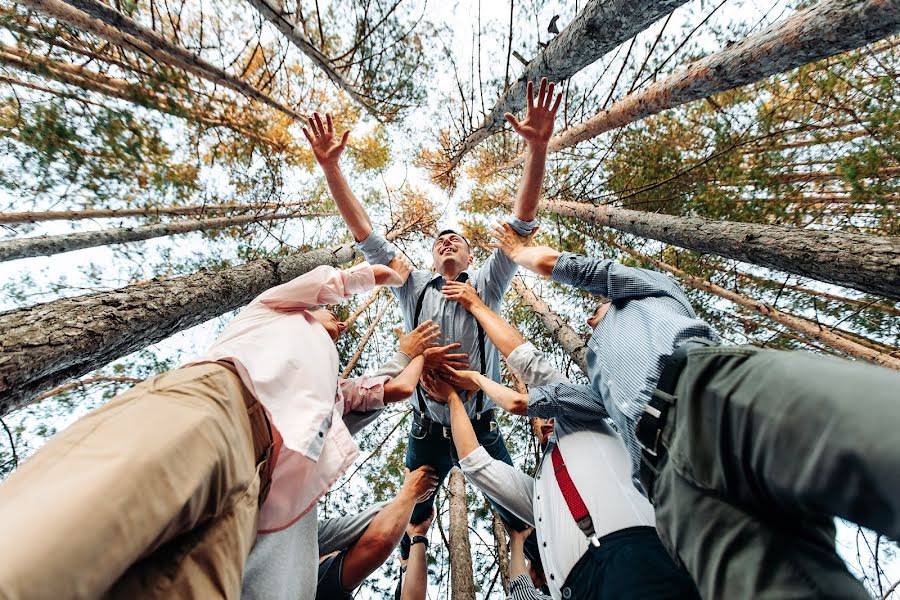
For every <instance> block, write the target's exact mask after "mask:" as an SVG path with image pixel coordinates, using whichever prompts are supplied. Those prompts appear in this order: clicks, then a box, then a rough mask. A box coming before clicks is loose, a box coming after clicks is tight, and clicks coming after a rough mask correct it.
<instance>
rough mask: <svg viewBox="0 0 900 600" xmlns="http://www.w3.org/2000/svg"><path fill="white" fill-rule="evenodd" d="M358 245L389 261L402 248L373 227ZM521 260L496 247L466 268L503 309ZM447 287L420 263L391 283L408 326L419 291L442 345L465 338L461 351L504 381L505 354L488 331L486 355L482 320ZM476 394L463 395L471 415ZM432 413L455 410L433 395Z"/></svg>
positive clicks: (423, 315) (369, 255)
mask: <svg viewBox="0 0 900 600" xmlns="http://www.w3.org/2000/svg"><path fill="white" fill-rule="evenodd" d="M508 222H509V223H510V225H512V226H513V228H514V229H515V230H516V231H518V232H519V233H520V234H522V235H527V234H529V233H531V231H532V230H533V229H534V227H535V226H536V225H537V221H522V220H521V219H516V218H510V219H509V220H508ZM357 248H359V250H360V251H361V252H362V253H363V255H364V256H365V257H366V260H367V261H369V262H370V263H374V264H383V265H386V264H388V263H389V262H390V261H391V259H393V258H394V256H395V255H396V254H397V252H398V251H397V248H396V247H395V246H394V245H393V244H392V243H390V242H389V241H387V239H385V237H384V236H383V235H381V234H380V233H377V232H375V231H373V232H372V233H371V234H370V235H369V237H367V238H366V239H364V240H363V241H361V242H359V243H358V244H357ZM517 268H518V267H517V265H516V264H515V263H514V262H512V261H511V260H509V258H507V256H506V255H505V254H503V253H502V252H500V251H499V250H495V251H494V252H493V253H492V254H491V256H490V257H489V258H488V259H487V260H486V261H485V262H484V264H483V265H482V266H481V268H479V269H466V270H465V271H463V273H466V275H467V276H468V281H469V282H470V283H472V285H474V286H475V289H476V290H477V291H478V295H479V296H480V297H481V299H482V300H483V301H484V303H485V304H487V305H488V306H489V307H490V308H491V309H492V310H494V311H498V310H499V308H500V300H501V299H502V298H503V295H504V294H505V293H506V290H507V289H508V288H509V284H510V282H511V281H512V278H513V275H515V273H516V269H517ZM443 287H444V278H443V276H441V274H440V273H434V272H432V271H426V270H424V269H419V270H416V271H413V272H412V273H410V274H409V278H408V279H407V280H406V284H404V285H403V286H402V287H399V288H391V291H392V292H393V293H394V295H396V296H397V299H398V300H399V301H400V311H401V312H402V314H403V320H404V321H405V323H406V330H407V331H411V330H412V329H413V328H414V327H415V326H416V323H414V322H413V321H414V320H415V313H416V304H417V303H418V300H419V296H420V295H421V294H423V293H424V294H425V295H424V296H423V297H422V310H421V312H420V313H419V321H418V322H419V324H421V323H422V322H423V321H427V320H428V319H432V320H433V321H434V323H435V324H436V325H437V326H438V327H440V329H441V339H440V340H438V341H439V342H440V344H441V345H446V344H451V343H456V342H458V343H460V344H461V345H462V346H461V347H460V349H459V350H458V352H464V353H466V354H468V355H469V358H468V360H469V368H470V369H472V370H475V371H481V372H482V373H484V374H485V375H487V376H488V377H490V378H491V379H493V380H494V381H500V355H499V354H498V352H497V349H496V348H495V347H494V345H493V344H492V343H491V341H490V339H489V338H488V337H487V336H486V335H485V336H484V353H485V356H481V351H480V349H479V341H478V322H477V321H476V320H475V317H473V316H472V315H471V314H470V313H469V311H467V310H466V309H465V308H463V306H462V305H461V304H459V303H458V302H456V301H454V300H447V299H446V298H444V296H443V294H441V289H442V288H443ZM419 393H421V394H422V395H423V396H425V394H424V392H421V391H420V392H417V393H416V394H414V395H413V396H412V397H411V398H410V399H409V402H410V404H411V405H412V406H413V408H415V409H416V410H419V399H418V394H419ZM474 398H475V394H468V395H464V396H463V401H464V404H465V407H466V412H468V414H469V416H470V417H475V416H476V415H475V409H476V402H475V401H474ZM493 406H494V403H493V402H492V401H491V400H490V398H487V397H485V400H484V403H483V406H482V409H481V411H482V412H484V411H486V410H488V409H490V408H493ZM425 412H426V415H427V416H428V417H429V418H430V419H432V420H433V421H436V422H438V423H440V424H442V425H445V426H449V425H450V410H449V409H448V408H447V405H446V404H442V403H440V402H435V401H434V400H432V399H431V398H427V397H426V398H425Z"/></svg>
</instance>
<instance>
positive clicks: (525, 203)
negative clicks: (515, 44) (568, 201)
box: [505, 77, 562, 221]
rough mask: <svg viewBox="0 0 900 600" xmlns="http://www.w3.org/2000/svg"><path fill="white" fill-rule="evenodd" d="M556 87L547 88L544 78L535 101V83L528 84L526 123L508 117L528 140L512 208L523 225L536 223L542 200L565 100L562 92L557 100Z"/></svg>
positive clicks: (551, 85) (513, 125) (519, 132)
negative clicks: (555, 129) (556, 125)
mask: <svg viewBox="0 0 900 600" xmlns="http://www.w3.org/2000/svg"><path fill="white" fill-rule="evenodd" d="M554 87H555V84H553V83H551V84H550V85H549V87H548V85H547V78H546V77H544V78H543V79H541V87H540V89H539V91H538V95H537V98H535V97H534V83H533V82H531V81H529V82H528V86H527V88H528V89H527V94H528V97H527V100H528V107H527V109H526V112H525V119H524V120H522V121H521V122H519V121H517V120H516V117H515V116H513V115H512V114H511V113H506V115H505V116H506V120H507V121H509V124H510V125H511V126H512V128H513V130H514V131H515V132H516V133H518V134H519V135H520V136H522V137H523V138H524V139H525V172H524V173H523V174H522V181H521V182H519V192H518V194H517V195H516V203H515V206H514V207H513V213H514V214H515V216H516V217H518V218H519V219H522V220H523V221H533V220H534V218H535V216H536V215H537V207H538V201H539V200H540V198H541V185H542V184H543V182H544V169H545V166H546V164H547V143H548V142H549V141H550V136H551V135H553V120H554V118H555V117H556V109H558V108H559V103H560V101H561V100H562V92H560V93H559V94H558V95H557V96H556V98H555V99H554V97H553V88H554Z"/></svg>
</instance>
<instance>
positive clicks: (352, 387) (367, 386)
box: [338, 376, 390, 414]
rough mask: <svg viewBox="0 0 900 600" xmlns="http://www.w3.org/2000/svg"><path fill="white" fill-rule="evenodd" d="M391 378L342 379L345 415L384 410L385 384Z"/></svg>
mask: <svg viewBox="0 0 900 600" xmlns="http://www.w3.org/2000/svg"><path fill="white" fill-rule="evenodd" d="M388 379H390V377H386V376H381V377H367V376H363V377H357V378H355V379H340V380H338V385H340V387H341V395H342V396H343V398H344V414H347V413H349V412H353V411H356V412H371V411H373V410H381V409H382V408H384V383H385V382H386V381H387V380H388Z"/></svg>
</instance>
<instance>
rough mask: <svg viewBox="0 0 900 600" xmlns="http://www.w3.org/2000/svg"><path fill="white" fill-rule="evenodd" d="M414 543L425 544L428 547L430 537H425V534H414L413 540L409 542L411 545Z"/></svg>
mask: <svg viewBox="0 0 900 600" xmlns="http://www.w3.org/2000/svg"><path fill="white" fill-rule="evenodd" d="M413 544H425V547H426V548H427V547H428V538H427V537H425V536H424V535H414V536H413V537H412V540H410V542H409V545H410V546H412V545H413Z"/></svg>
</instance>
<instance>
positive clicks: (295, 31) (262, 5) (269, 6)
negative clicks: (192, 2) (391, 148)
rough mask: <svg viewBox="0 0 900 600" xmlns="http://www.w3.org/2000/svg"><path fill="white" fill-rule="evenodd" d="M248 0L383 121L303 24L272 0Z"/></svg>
mask: <svg viewBox="0 0 900 600" xmlns="http://www.w3.org/2000/svg"><path fill="white" fill-rule="evenodd" d="M248 2H250V4H252V5H253V7H254V8H255V9H256V10H257V11H259V14H260V15H262V16H263V18H264V19H266V20H267V21H269V22H270V23H271V24H272V25H273V26H275V28H276V29H278V31H280V32H281V34H282V35H283V36H284V37H286V38H287V39H288V40H289V41H290V42H291V43H292V44H293V45H294V46H296V47H297V49H298V50H300V52H302V53H303V54H305V55H306V56H307V58H309V59H310V60H311V61H312V62H313V64H315V65H316V66H318V67H319V68H320V69H322V70H323V71H324V72H325V75H327V76H328V79H330V80H331V82H332V83H334V84H335V85H336V86H338V87H339V88H341V89H342V90H344V91H345V92H347V93H348V94H349V95H350V97H351V98H353V99H354V100H355V101H356V102H357V103H358V104H359V105H360V106H362V107H363V108H365V109H366V111H368V112H369V114H371V115H372V116H373V117H375V119H376V120H378V121H379V122H381V121H382V117H381V114H379V113H378V110H377V109H376V108H375V106H373V104H372V102H371V98H370V97H368V96H365V95H363V94H362V93H361V92H360V91H359V90H358V89H357V88H356V86H354V85H353V84H352V83H350V82H349V81H347V79H346V78H345V77H344V75H343V74H342V73H341V72H340V71H338V70H337V68H335V66H334V65H333V64H332V63H331V61H330V60H329V59H328V57H327V56H325V55H324V54H322V52H321V51H320V50H319V49H318V48H316V47H315V46H313V45H312V44H311V43H310V42H309V40H307V39H306V36H304V35H303V28H302V26H301V25H297V24H296V23H292V22H291V21H290V20H288V19H287V18H286V17H285V16H284V14H282V11H281V10H280V8H279V7H278V6H273V3H272V2H271V1H270V0H248Z"/></svg>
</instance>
